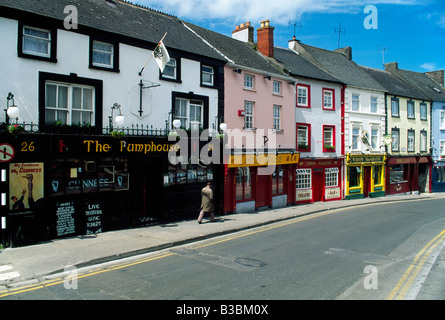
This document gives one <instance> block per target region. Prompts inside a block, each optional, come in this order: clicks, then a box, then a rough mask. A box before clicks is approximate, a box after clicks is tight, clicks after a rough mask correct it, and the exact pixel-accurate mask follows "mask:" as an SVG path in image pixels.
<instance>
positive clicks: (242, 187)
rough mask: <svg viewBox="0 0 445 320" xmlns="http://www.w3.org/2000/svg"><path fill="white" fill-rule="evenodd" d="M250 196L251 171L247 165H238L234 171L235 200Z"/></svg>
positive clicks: (249, 197)
mask: <svg viewBox="0 0 445 320" xmlns="http://www.w3.org/2000/svg"><path fill="white" fill-rule="evenodd" d="M251 198H252V172H251V170H250V168H249V167H240V168H238V169H237V173H236V200H237V201H243V200H249V199H251Z"/></svg>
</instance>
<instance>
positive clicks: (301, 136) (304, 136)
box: [297, 123, 311, 152]
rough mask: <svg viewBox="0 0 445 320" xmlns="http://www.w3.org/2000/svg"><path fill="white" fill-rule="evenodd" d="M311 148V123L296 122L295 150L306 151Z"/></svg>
mask: <svg viewBox="0 0 445 320" xmlns="http://www.w3.org/2000/svg"><path fill="white" fill-rule="evenodd" d="M310 149H311V125H310V124H300V123H297V150H299V151H303V152H308V151H310Z"/></svg>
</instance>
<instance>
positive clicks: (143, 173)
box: [130, 158, 163, 225]
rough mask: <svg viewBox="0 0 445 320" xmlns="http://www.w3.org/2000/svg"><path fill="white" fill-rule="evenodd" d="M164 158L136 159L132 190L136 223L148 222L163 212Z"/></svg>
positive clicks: (131, 184) (133, 166)
mask: <svg viewBox="0 0 445 320" xmlns="http://www.w3.org/2000/svg"><path fill="white" fill-rule="evenodd" d="M160 168H162V159H156V158H154V159H135V160H134V161H133V162H132V168H131V172H132V176H133V177H134V178H133V179H131V180H130V190H131V195H132V196H131V197H132V203H133V205H132V209H133V210H132V211H133V220H134V224H136V225H139V224H146V223H147V222H149V221H150V220H151V219H152V218H161V217H162V214H163V174H162V170H160Z"/></svg>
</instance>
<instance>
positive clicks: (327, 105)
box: [323, 89, 334, 110]
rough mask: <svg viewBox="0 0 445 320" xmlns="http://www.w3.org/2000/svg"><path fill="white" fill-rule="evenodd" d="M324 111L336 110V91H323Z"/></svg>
mask: <svg viewBox="0 0 445 320" xmlns="http://www.w3.org/2000/svg"><path fill="white" fill-rule="evenodd" d="M323 109H325V110H334V90H333V89H323Z"/></svg>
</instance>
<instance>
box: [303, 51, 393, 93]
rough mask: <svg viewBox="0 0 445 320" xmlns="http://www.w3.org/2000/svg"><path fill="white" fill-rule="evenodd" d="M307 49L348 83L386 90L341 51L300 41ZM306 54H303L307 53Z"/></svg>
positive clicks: (326, 67)
mask: <svg viewBox="0 0 445 320" xmlns="http://www.w3.org/2000/svg"><path fill="white" fill-rule="evenodd" d="M299 45H300V46H302V47H303V48H304V49H305V50H306V54H308V55H310V56H311V57H312V58H313V59H315V61H316V63H319V65H320V67H322V68H324V70H326V71H327V72H329V73H330V74H331V75H332V76H334V77H335V78H338V79H340V80H341V81H342V82H344V83H346V84H347V85H351V86H355V87H359V88H365V89H372V90H379V91H386V90H385V88H384V87H383V86H381V85H380V84H379V83H378V82H377V81H375V79H373V78H372V77H370V76H369V75H368V74H367V73H366V72H364V71H363V70H362V69H361V68H360V66H358V65H357V64H356V63H355V62H354V61H351V60H349V59H348V58H346V57H345V56H344V55H343V54H341V53H339V52H334V51H329V50H325V49H321V48H316V47H312V46H309V45H307V44H303V43H299ZM306 54H303V56H304V55H306Z"/></svg>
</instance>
